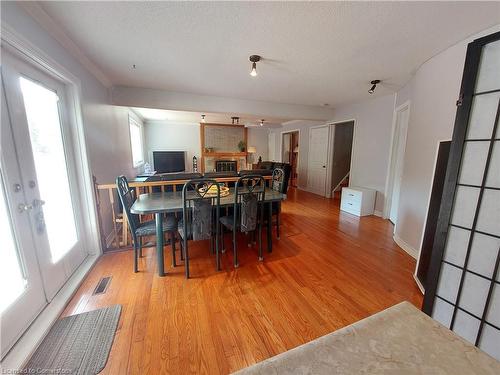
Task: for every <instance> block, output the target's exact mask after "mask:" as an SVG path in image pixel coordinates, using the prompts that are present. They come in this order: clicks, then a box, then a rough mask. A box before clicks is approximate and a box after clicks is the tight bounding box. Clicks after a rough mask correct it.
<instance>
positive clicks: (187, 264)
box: [183, 238, 189, 279]
mask: <svg viewBox="0 0 500 375" xmlns="http://www.w3.org/2000/svg"><path fill="white" fill-rule="evenodd" d="M183 247H184V268H185V270H186V279H189V253H188V241H187V238H184V246H183Z"/></svg>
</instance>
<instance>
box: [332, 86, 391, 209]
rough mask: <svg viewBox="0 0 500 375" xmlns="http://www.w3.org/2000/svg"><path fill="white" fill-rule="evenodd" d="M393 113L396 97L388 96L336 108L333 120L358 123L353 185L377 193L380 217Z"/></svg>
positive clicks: (352, 176)
mask: <svg viewBox="0 0 500 375" xmlns="http://www.w3.org/2000/svg"><path fill="white" fill-rule="evenodd" d="M367 95H369V94H367ZM393 112H394V95H385V96H381V97H377V98H373V99H368V100H365V101H363V102H359V103H355V104H352V105H348V106H342V107H338V108H335V116H334V118H333V119H332V122H339V121H346V120H352V119H354V120H355V121H354V140H353V146H352V147H353V151H352V161H351V165H352V168H351V176H350V184H351V185H352V186H362V187H366V188H370V189H374V190H376V191H377V198H376V201H375V211H376V213H377V214H379V215H381V214H382V212H383V209H384V199H385V181H386V177H387V165H388V164H389V150H390V146H391V132H392V117H393Z"/></svg>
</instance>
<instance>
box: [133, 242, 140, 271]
mask: <svg viewBox="0 0 500 375" xmlns="http://www.w3.org/2000/svg"><path fill="white" fill-rule="evenodd" d="M134 272H139V246H138V244H137V241H134Z"/></svg>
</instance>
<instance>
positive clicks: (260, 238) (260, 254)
mask: <svg viewBox="0 0 500 375" xmlns="http://www.w3.org/2000/svg"><path fill="white" fill-rule="evenodd" d="M258 241H259V261H261V262H262V261H263V260H264V256H263V254H262V222H261V223H260V224H259V240H258Z"/></svg>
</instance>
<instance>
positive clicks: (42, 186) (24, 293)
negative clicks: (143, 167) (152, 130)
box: [0, 48, 88, 357]
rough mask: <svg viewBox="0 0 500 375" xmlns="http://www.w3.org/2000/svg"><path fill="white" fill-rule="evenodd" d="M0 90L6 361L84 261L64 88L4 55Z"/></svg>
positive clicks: (1, 309) (1, 304) (0, 302)
mask: <svg viewBox="0 0 500 375" xmlns="http://www.w3.org/2000/svg"><path fill="white" fill-rule="evenodd" d="M1 87H2V93H1V95H2V98H1V102H2V103H1V110H2V122H1V134H0V135H1V137H0V139H1V142H0V147H1V158H0V238H2V249H1V251H0V264H2V266H3V267H8V270H7V271H8V272H4V271H5V269H4V271H2V273H0V284H1V285H2V295H1V298H0V314H1V318H2V322H1V325H2V327H1V328H2V329H1V340H0V342H1V347H0V354H1V356H2V357H3V356H4V355H5V354H6V352H7V351H8V350H9V349H10V348H11V347H12V345H13V344H14V343H15V342H16V340H17V339H18V338H19V337H20V336H21V335H22V333H23V332H24V330H25V329H26V328H27V327H28V326H29V325H30V323H31V322H32V321H33V320H34V319H35V318H36V316H37V315H38V314H39V312H40V311H41V310H42V309H43V308H44V307H45V306H46V305H47V304H48V303H49V302H50V301H51V300H52V299H53V298H54V296H55V295H56V293H57V292H58V291H59V289H60V288H61V287H62V286H63V285H64V283H65V282H66V281H67V280H68V279H69V277H70V276H71V275H72V274H73V272H74V271H75V270H76V268H77V267H78V266H79V265H80V264H81V263H82V262H83V261H84V260H85V258H86V257H87V255H88V253H87V246H86V241H85V239H86V236H85V234H84V230H83V216H82V215H83V214H84V212H86V210H84V209H83V207H82V205H81V202H80V199H79V196H80V195H79V189H80V187H81V186H79V184H78V180H77V174H76V158H75V157H76V155H75V151H74V147H73V141H72V140H73V139H74V138H73V136H74V134H72V131H74V130H73V129H72V128H71V127H70V125H69V114H68V106H67V99H66V94H67V93H66V86H65V85H64V83H62V82H61V81H59V80H58V79H56V78H55V77H53V76H51V75H50V74H48V73H46V72H45V71H42V70H39V69H37V68H36V67H35V66H33V65H30V64H28V63H26V62H24V61H23V60H21V59H18V58H17V57H14V56H13V55H12V54H10V53H9V52H7V51H6V50H4V48H2V67H1ZM4 239H5V241H6V242H5V244H4V243H3V241H4ZM4 245H5V246H4ZM7 285H8V286H9V288H8V289H9V291H8V293H4V292H3V288H4V287H5V286H7Z"/></svg>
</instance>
